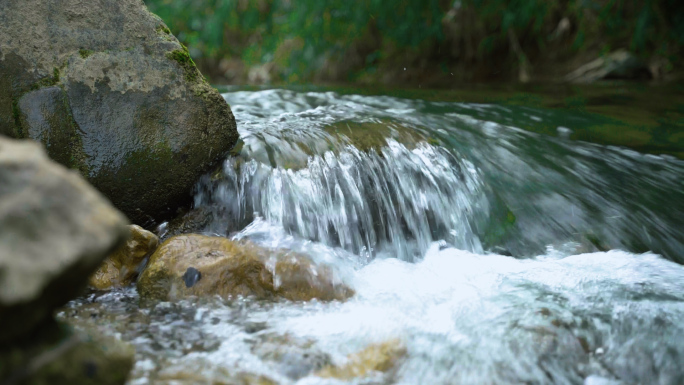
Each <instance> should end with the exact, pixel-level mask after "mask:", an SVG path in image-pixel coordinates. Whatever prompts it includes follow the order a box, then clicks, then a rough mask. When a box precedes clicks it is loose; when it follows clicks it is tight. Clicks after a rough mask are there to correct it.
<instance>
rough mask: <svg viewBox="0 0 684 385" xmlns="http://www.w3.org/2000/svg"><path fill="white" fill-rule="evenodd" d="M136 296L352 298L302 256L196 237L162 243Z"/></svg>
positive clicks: (325, 268)
mask: <svg viewBox="0 0 684 385" xmlns="http://www.w3.org/2000/svg"><path fill="white" fill-rule="evenodd" d="M138 292H139V293H140V296H141V297H142V298H145V299H158V300H174V299H179V298H183V297H187V296H204V295H219V296H221V297H224V298H230V297H236V296H255V297H257V298H260V299H275V298H285V299H289V300H293V301H308V300H311V299H314V298H317V299H319V300H324V301H331V300H344V299H346V298H349V297H350V296H352V295H353V294H354V292H353V290H351V289H350V288H349V287H347V286H346V285H344V284H343V283H341V282H336V280H335V274H334V271H333V269H332V267H330V266H326V265H319V264H315V263H314V262H313V261H312V260H311V259H310V258H308V257H307V256H305V255H301V254H296V253H292V252H287V251H285V250H272V249H267V248H264V247H259V246H257V245H255V244H253V243H250V242H245V241H232V240H229V239H227V238H222V237H209V236H204V235H198V234H185V235H178V236H175V237H171V238H169V239H167V240H166V241H165V242H164V243H162V245H161V246H159V248H158V249H157V250H156V251H155V253H154V254H153V255H152V256H151V257H150V261H149V263H148V265H147V268H146V269H145V270H144V271H143V272H142V274H141V275H140V279H139V280H138Z"/></svg>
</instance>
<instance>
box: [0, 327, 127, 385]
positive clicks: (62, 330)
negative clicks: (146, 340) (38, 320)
mask: <svg viewBox="0 0 684 385" xmlns="http://www.w3.org/2000/svg"><path fill="white" fill-rule="evenodd" d="M134 354H135V350H134V349H133V347H132V346H130V345H128V344H126V343H123V342H121V341H119V340H117V339H116V338H113V337H105V336H102V335H99V334H97V333H96V332H87V333H86V332H84V331H80V330H73V329H71V328H70V327H68V326H66V325H57V324H50V325H47V326H46V327H44V328H42V330H41V331H40V332H39V333H38V334H37V335H36V336H34V339H32V340H30V341H25V342H23V343H21V344H19V345H14V346H13V347H10V348H2V349H0V362H2V364H1V365H0V382H2V383H3V384H15V385H20V384H31V385H53V384H69V385H86V384H92V385H122V384H124V383H125V382H126V379H127V378H128V373H129V372H130V371H131V368H132V367H133V361H134Z"/></svg>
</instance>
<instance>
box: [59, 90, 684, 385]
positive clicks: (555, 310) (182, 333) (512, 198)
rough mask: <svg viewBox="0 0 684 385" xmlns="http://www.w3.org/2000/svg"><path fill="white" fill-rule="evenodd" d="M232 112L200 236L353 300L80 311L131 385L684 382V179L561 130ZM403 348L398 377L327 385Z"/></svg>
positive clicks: (339, 99)
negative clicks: (308, 275) (300, 273)
mask: <svg viewBox="0 0 684 385" xmlns="http://www.w3.org/2000/svg"><path fill="white" fill-rule="evenodd" d="M224 97H225V98H226V99H227V101H228V102H229V103H230V104H231V106H232V109H233V112H234V114H235V116H236V119H237V121H238V127H239V130H240V134H241V143H240V145H239V147H238V148H237V149H236V150H235V154H234V155H235V156H232V157H230V158H229V159H228V160H226V162H225V164H224V165H223V168H222V170H221V172H219V173H216V174H214V175H210V176H206V177H204V178H203V179H202V180H201V181H200V183H199V184H198V190H197V194H196V197H195V208H196V211H197V212H201V213H203V215H204V216H205V217H206V220H204V221H203V222H202V226H201V228H198V229H195V230H196V231H201V232H205V233H208V234H215V235H221V236H229V237H235V238H248V239H250V240H252V241H254V242H257V243H260V244H262V245H264V246H267V247H274V248H287V249H292V250H296V251H298V252H302V253H306V254H308V255H310V256H311V257H312V258H314V259H316V260H318V261H321V262H326V263H329V264H332V265H334V266H335V267H336V268H337V269H338V270H339V272H340V275H341V276H342V277H343V279H344V280H345V281H346V283H347V284H348V285H350V286H352V287H353V288H354V289H355V290H356V295H355V296H354V297H352V298H351V299H350V300H348V301H347V302H344V303H337V302H333V303H319V302H316V301H313V302H310V303H292V302H287V301H280V302H275V303H271V302H263V301H255V300H253V299H249V298H243V299H236V300H231V301H226V300H221V299H216V298H210V299H191V300H184V301H179V302H174V303H168V302H163V303H159V304H156V305H153V306H151V307H150V306H148V307H140V306H139V305H138V298H137V294H136V292H135V290H134V289H133V288H129V289H126V290H122V291H115V292H112V293H105V294H103V293H93V294H91V295H90V296H88V297H84V298H81V299H79V300H77V301H74V302H72V303H71V304H70V305H69V307H68V308H67V309H66V310H64V311H63V313H62V316H63V317H65V318H68V319H71V320H73V321H75V322H77V323H85V324H88V325H93V324H94V325H97V326H98V327H99V328H100V329H102V330H105V331H106V332H108V333H114V334H117V335H119V336H121V338H123V339H124V340H127V341H131V342H132V343H133V344H134V345H135V346H136V349H137V359H138V361H137V364H136V367H135V370H134V373H133V376H132V379H131V383H132V384H144V383H169V384H170V383H231V384H232V383H238V384H242V383H250V384H251V383H280V384H294V383H297V384H339V383H357V384H384V383H401V384H509V383H510V384H523V383H525V384H587V385H589V384H591V385H597V384H604V385H607V384H682V383H684V268H683V267H682V266H681V265H679V264H678V263H676V262H679V263H682V262H684V236H683V235H682V228H683V227H682V226H683V225H684V217H683V216H684V178H683V176H684V162H683V161H681V160H677V159H676V158H674V157H671V156H655V155H645V154H641V153H637V152H635V151H631V150H626V149H623V148H618V147H609V146H608V147H607V146H599V145H595V144H589V143H585V142H578V141H572V140H570V139H568V136H569V134H570V133H571V132H572V130H573V124H575V123H576V124H580V123H581V124H584V123H582V122H579V121H578V120H577V119H579V118H577V117H576V116H573V115H572V113H571V112H568V111H562V110H551V109H542V108H528V107H520V106H512V105H503V104H473V103H452V102H440V101H432V102H430V101H426V100H421V99H401V98H393V97H387V96H359V95H341V94H338V93H335V92H295V91H287V90H265V91H237V92H230V93H227V94H225V95H224ZM557 122H564V123H563V125H562V126H560V125H559V126H558V128H557V135H556V136H550V135H540V134H535V133H531V132H529V131H526V130H522V129H520V128H519V127H520V126H521V125H523V124H525V125H529V124H536V123H538V124H546V125H549V124H551V123H553V124H556V123H557ZM578 122H579V123H578ZM387 341H394V342H393V343H395V344H397V345H400V346H401V349H402V352H404V353H402V354H401V355H400V357H397V359H396V364H395V367H394V369H393V370H391V371H387V372H384V373H381V372H375V373H371V374H368V375H363V376H361V375H357V376H352V377H350V378H347V379H344V380H338V379H335V380H333V379H327V378H323V377H321V376H318V375H316V371H317V370H318V369H320V368H322V367H324V366H325V365H329V364H336V365H343V364H344V362H345V361H346V360H347V357H348V355H349V354H353V353H355V352H358V351H361V350H362V349H364V348H366V347H368V346H369V345H372V344H382V343H385V342H387ZM268 381H270V382H268Z"/></svg>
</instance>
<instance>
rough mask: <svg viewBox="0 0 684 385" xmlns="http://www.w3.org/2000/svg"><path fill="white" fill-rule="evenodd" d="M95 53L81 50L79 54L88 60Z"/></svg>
mask: <svg viewBox="0 0 684 385" xmlns="http://www.w3.org/2000/svg"><path fill="white" fill-rule="evenodd" d="M93 53H94V52H93V51H91V50H89V49H79V50H78V54H79V55H81V57H82V58H84V59H87V58H88V57H89V56H91V55H92V54H93Z"/></svg>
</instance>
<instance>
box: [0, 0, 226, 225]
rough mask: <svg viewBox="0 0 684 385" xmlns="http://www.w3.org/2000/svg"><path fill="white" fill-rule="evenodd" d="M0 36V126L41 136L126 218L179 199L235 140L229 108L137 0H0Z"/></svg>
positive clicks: (147, 218)
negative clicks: (86, 0) (87, 0)
mask: <svg viewBox="0 0 684 385" xmlns="http://www.w3.org/2000/svg"><path fill="white" fill-rule="evenodd" d="M0 36H2V39H0V134H5V135H8V136H11V137H15V138H32V139H35V140H38V141H41V142H42V143H43V144H44V145H45V146H46V148H47V151H48V154H49V155H50V157H51V158H53V159H54V160H57V161H58V162H60V163H62V164H64V165H66V166H67V167H70V168H73V169H78V170H80V171H81V173H82V174H83V175H84V176H85V177H86V178H87V179H88V180H89V181H90V182H91V183H92V184H93V185H94V186H95V187H97V188H98V189H99V190H100V191H101V192H103V193H104V194H105V195H106V196H107V197H109V198H110V199H111V201H112V202H113V203H114V204H115V206H116V207H118V208H119V209H120V210H122V211H123V212H124V213H125V214H126V215H127V216H128V217H129V219H131V221H133V222H135V223H139V224H146V223H149V222H152V221H155V220H161V219H164V218H167V217H170V216H171V215H172V214H173V213H174V212H175V210H176V208H178V207H179V206H183V205H185V204H187V203H188V202H189V201H190V194H189V193H190V190H191V188H192V186H193V184H194V183H195V182H196V181H197V179H198V177H199V176H200V175H201V174H203V173H205V172H206V171H208V170H209V169H210V168H211V167H213V166H214V165H215V164H216V163H217V162H219V161H220V160H221V159H222V158H223V157H224V155H225V154H226V153H227V152H228V151H229V150H230V149H231V148H232V146H233V145H234V144H235V142H236V140H237V137H238V134H237V130H236V125H235V119H234V117H233V115H232V112H231V110H230V107H229V106H228V105H227V104H226V102H225V100H224V99H223V98H222V97H221V95H220V94H219V93H218V91H216V90H215V89H213V88H212V87H211V86H209V85H208V84H207V83H206V81H205V80H204V77H203V76H202V74H200V73H199V71H198V70H197V68H196V67H195V64H194V63H193V62H192V59H190V57H189V56H188V52H187V50H186V49H185V48H184V47H183V46H182V45H181V44H180V43H179V42H178V41H177V40H176V38H175V37H174V36H173V35H172V34H171V33H170V31H169V30H168V28H167V27H166V26H165V25H164V23H163V22H162V21H161V19H159V18H158V17H157V16H155V15H153V14H151V13H149V12H148V11H147V9H146V8H145V5H144V4H143V2H142V0H100V1H92V2H86V3H84V2H83V1H81V0H3V1H0Z"/></svg>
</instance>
